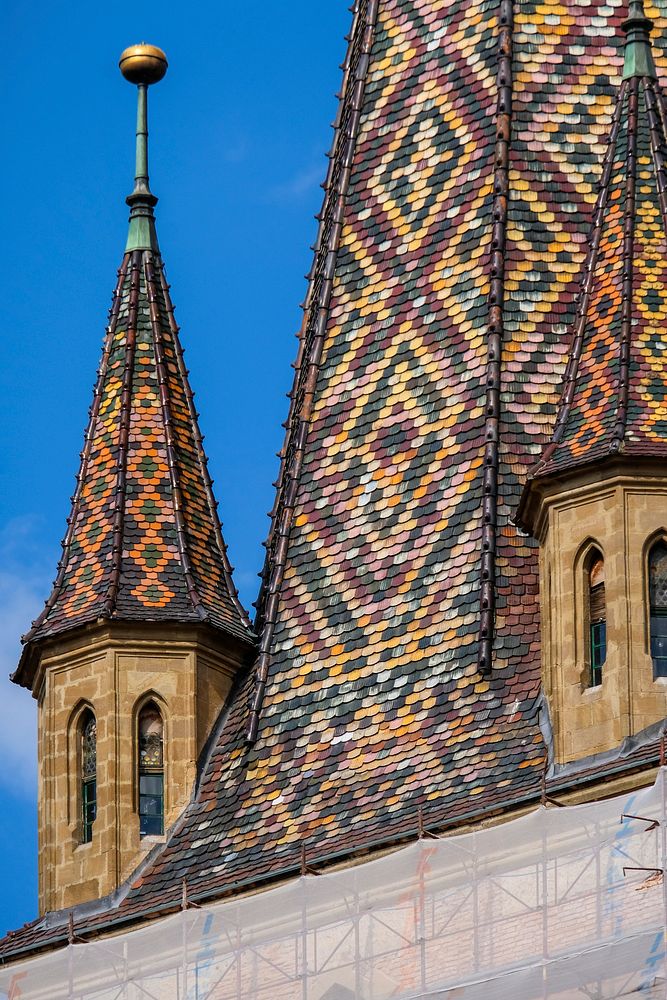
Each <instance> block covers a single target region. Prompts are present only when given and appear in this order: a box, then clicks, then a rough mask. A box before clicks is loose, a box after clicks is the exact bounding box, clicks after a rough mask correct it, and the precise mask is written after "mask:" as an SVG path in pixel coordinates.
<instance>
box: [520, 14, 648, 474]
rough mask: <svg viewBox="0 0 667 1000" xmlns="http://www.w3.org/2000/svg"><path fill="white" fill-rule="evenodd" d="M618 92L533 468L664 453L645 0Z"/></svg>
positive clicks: (544, 470)
mask: <svg viewBox="0 0 667 1000" xmlns="http://www.w3.org/2000/svg"><path fill="white" fill-rule="evenodd" d="M623 27H624V29H625V30H626V32H627V34H628V42H627V45H626V54H625V66H624V74H623V76H624V78H623V80H622V82H621V84H620V87H619V88H618V91H617V96H616V98H615V109H614V115H613V120H612V125H611V131H610V136H609V142H608V146H607V152H606V155H605V159H604V164H603V169H602V177H601V181H600V190H599V194H598V199H597V204H596V207H595V212H594V215H593V220H592V226H591V231H590V239H589V247H590V249H589V253H588V256H587V260H586V264H585V267H584V268H583V273H582V281H581V290H580V293H579V303H578V308H577V313H576V317H575V320H574V324H573V331H572V340H571V349H570V357H569V360H568V364H567V368H566V371H565V378H564V384H563V393H562V397H561V401H560V406H559V410H558V415H557V419H556V423H555V429H554V434H553V438H552V441H551V443H550V444H549V445H548V446H547V447H546V448H545V450H544V453H543V455H542V459H541V461H540V462H539V463H538V465H537V466H536V468H535V469H534V475H536V476H545V475H548V474H551V473H555V472H561V471H564V470H566V469H571V468H573V467H577V466H581V465H584V464H586V463H589V462H594V461H599V460H602V459H604V458H608V457H611V456H614V455H617V454H624V455H627V456H652V455H653V456H664V455H667V364H666V363H665V360H666V358H667V341H666V339H665V336H666V325H667V263H666V261H667V135H666V132H665V128H666V120H667V105H666V103H665V98H664V95H663V92H662V88H661V86H660V83H659V81H658V79H657V73H656V69H655V65H654V61H653V58H652V54H651V47H650V41H649V32H650V29H651V27H652V22H651V21H650V20H648V18H646V17H645V15H644V11H643V7H642V4H641V2H640V0H633V3H631V7H630V16H629V18H628V20H627V21H626V22H625V23H624V26H623Z"/></svg>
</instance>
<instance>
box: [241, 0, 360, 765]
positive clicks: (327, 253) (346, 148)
mask: <svg viewBox="0 0 667 1000" xmlns="http://www.w3.org/2000/svg"><path fill="white" fill-rule="evenodd" d="M378 7H379V0H356V3H355V4H354V7H353V8H352V11H353V22H352V27H351V30H350V32H349V35H348V36H347V37H348V39H349V44H348V48H347V53H346V56H345V61H344V63H343V83H342V86H341V89H340V100H339V103H338V110H337V114H336V121H335V129H336V131H335V134H334V138H333V142H332V147H331V152H330V153H329V169H328V172H327V177H326V180H325V182H324V184H323V187H324V192H325V193H324V199H323V205H322V209H321V210H320V212H319V214H318V215H317V216H316V218H317V219H318V220H319V228H318V233H317V240H316V243H315V252H314V261H313V265H312V267H311V270H310V273H309V274H308V282H309V283H308V291H307V295H306V300H305V303H304V305H303V309H304V317H303V321H302V323H301V329H300V331H299V334H298V336H299V349H298V353H297V359H296V362H295V365H294V369H295V370H294V381H293V384H292V389H291V391H290V393H289V397H290V407H289V412H288V416H287V420H286V421H285V424H284V425H283V426H284V427H285V438H284V442H283V446H282V448H281V450H280V452H278V456H279V458H280V459H281V463H280V470H279V473H278V478H277V481H276V494H275V500H274V504H273V508H272V510H271V512H270V514H269V516H270V517H271V526H270V528H269V534H268V538H267V540H266V542H265V543H264V545H265V547H266V557H265V560H264V566H263V569H262V571H261V574H260V576H261V578H262V582H261V584H260V590H259V595H258V598H257V601H256V603H255V607H256V608H257V616H256V622H257V625H258V632H259V637H260V643H259V654H258V658H257V660H256V663H255V668H254V669H255V691H254V695H253V697H252V699H251V702H250V706H249V720H248V728H247V733H246V741H247V742H248V743H249V744H251V745H252V744H254V743H255V742H256V740H257V735H258V731H259V720H260V713H261V710H262V705H263V702H264V693H265V690H266V685H267V681H268V672H269V667H270V654H271V645H272V641H273V632H274V629H275V623H276V622H275V616H276V614H277V610H278V601H279V597H280V590H281V587H282V582H283V578H284V570H285V565H284V564H285V559H286V556H287V548H288V543H289V535H290V529H291V525H292V519H293V514H294V504H295V501H296V495H297V492H298V485H299V479H300V475H301V466H302V462H303V451H304V448H305V444H306V440H307V436H308V424H309V421H310V416H311V414H310V407H312V402H313V395H314V392H315V387H316V383H317V375H318V372H319V362H320V360H321V356H322V351H323V349H324V335H325V332H326V327H327V321H328V316H329V305H330V300H331V290H332V285H333V273H334V269H335V262H336V257H337V254H338V249H339V246H340V235H341V232H342V225H343V212H344V208H345V202H346V198H347V192H348V187H349V182H350V176H351V168H352V159H353V156H354V150H355V147H356V142H357V138H358V132H359V126H360V122H361V109H362V102H363V96H364V87H365V83H366V77H367V74H368V68H369V66H370V53H371V50H372V45H373V39H374V33H375V25H376V23H377V16H378ZM355 60H356V62H355ZM348 110H349V112H350V114H349V116H347V119H346V112H347V111H348ZM336 174H338V175H337V176H336Z"/></svg>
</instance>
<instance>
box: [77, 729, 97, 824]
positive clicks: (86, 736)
mask: <svg viewBox="0 0 667 1000" xmlns="http://www.w3.org/2000/svg"><path fill="white" fill-rule="evenodd" d="M96 816H97V721H96V719H95V716H94V715H93V713H92V712H91V711H89V710H88V711H86V712H85V713H84V716H83V718H82V720H81V841H82V843H84V844H89V843H90V842H91V840H92V839H93V823H94V822H95V817H96Z"/></svg>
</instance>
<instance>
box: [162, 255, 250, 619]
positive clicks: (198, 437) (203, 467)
mask: <svg viewBox="0 0 667 1000" xmlns="http://www.w3.org/2000/svg"><path fill="white" fill-rule="evenodd" d="M156 256H157V258H158V260H159V262H160V266H159V268H158V274H159V278H158V281H159V287H160V291H161V293H162V297H163V299H164V305H165V311H166V314H167V321H168V323H169V329H170V332H171V335H172V338H173V345H174V356H175V358H176V364H177V367H178V372H179V375H180V378H181V384H182V385H183V390H184V395H185V399H186V404H187V407H188V415H189V417H190V425H191V428H192V431H193V439H194V442H195V450H196V454H197V463H198V465H199V470H200V472H201V475H202V480H203V483H204V491H205V494H206V504H207V507H208V511H209V514H210V517H211V523H212V525H213V530H214V534H215V537H216V541H217V543H218V548H219V552H220V558H221V561H222V567H223V575H224V579H225V583H226V586H227V590H228V592H229V596H230V598H231V600H232V603H233V604H234V606H235V608H236V610H237V611H238V612H239V614H240V616H241V618H242V620H243V622H244V624H245V625H246V626H247V627H248V628H249V629H251V628H252V623H251V621H250V616H249V615H248V612H247V611H246V609H245V608H244V607H243V605H242V604H241V601H240V600H239V596H238V590H237V589H236V585H235V584H234V580H233V577H232V573H233V567H232V566H231V564H230V562H229V557H228V555H227V546H226V545H225V540H224V537H223V534H222V523H221V521H220V516H219V514H218V508H217V504H216V502H215V499H214V495H213V481H212V480H211V476H210V473H209V470H208V461H207V458H206V453H205V451H204V439H203V436H202V433H201V431H200V429H199V419H198V414H197V410H196V407H195V404H194V397H193V394H192V389H191V387H190V380H189V378H188V373H187V369H186V367H185V361H184V359H183V348H182V346H181V342H180V338H179V326H178V324H177V322H176V317H175V315H174V305H173V303H172V301H171V296H170V294H169V285H168V283H167V280H166V278H165V274H164V265H163V262H162V258H161V256H160V255H159V253H158V254H157V255H156ZM201 604H202V607H203V608H204V609H205V611H206V612H208V608H207V607H206V604H205V603H204V601H203V600H201Z"/></svg>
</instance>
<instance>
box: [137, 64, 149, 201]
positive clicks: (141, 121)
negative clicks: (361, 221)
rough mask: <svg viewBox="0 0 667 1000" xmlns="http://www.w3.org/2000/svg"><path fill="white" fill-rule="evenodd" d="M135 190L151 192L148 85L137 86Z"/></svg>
mask: <svg viewBox="0 0 667 1000" xmlns="http://www.w3.org/2000/svg"><path fill="white" fill-rule="evenodd" d="M134 191H135V192H141V193H142V194H143V193H149V194H150V187H149V184H148V87H147V86H146V84H145V83H140V84H139V86H138V87H137V154H136V165H135V170H134Z"/></svg>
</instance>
